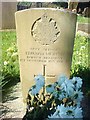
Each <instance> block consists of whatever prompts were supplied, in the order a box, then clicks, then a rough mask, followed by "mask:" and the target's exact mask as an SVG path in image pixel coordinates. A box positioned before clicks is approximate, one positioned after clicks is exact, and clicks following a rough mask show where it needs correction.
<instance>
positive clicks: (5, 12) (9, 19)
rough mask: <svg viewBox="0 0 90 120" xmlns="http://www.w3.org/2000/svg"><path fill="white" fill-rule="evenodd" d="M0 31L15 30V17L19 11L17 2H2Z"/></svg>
mask: <svg viewBox="0 0 90 120" xmlns="http://www.w3.org/2000/svg"><path fill="white" fill-rule="evenodd" d="M0 9H1V11H0V29H14V28H15V17H14V14H15V12H16V11H17V3H16V2H0Z"/></svg>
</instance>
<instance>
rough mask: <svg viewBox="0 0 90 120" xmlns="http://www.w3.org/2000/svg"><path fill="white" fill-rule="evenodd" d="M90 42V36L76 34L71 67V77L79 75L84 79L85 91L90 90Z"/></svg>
mask: <svg viewBox="0 0 90 120" xmlns="http://www.w3.org/2000/svg"><path fill="white" fill-rule="evenodd" d="M89 44H90V38H88V37H85V36H81V35H79V34H77V35H76V38H75V43H74V51H73V57H72V67H71V77H72V76H79V77H81V78H82V79H83V88H84V91H85V93H86V92H88V90H90V87H89V85H90V78H89V74H90V68H89Z"/></svg>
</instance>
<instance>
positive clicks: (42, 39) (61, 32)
mask: <svg viewBox="0 0 90 120" xmlns="http://www.w3.org/2000/svg"><path fill="white" fill-rule="evenodd" d="M15 18H16V31H17V40H18V41H17V42H18V49H19V61H20V76H21V82H22V91H23V98H24V101H25V99H26V97H27V92H28V89H29V88H30V87H31V86H32V85H33V84H34V76H35V75H38V74H43V75H44V72H45V75H46V76H45V78H46V84H49V83H52V82H55V81H56V79H57V77H58V75H60V74H65V75H66V76H68V77H69V75H70V67H71V59H72V53H73V44H74V36H75V28H76V24H75V23H76V14H74V13H71V12H68V11H64V10H59V9H54V8H36V9H35V8H33V9H29V10H23V11H19V12H16V14H15Z"/></svg>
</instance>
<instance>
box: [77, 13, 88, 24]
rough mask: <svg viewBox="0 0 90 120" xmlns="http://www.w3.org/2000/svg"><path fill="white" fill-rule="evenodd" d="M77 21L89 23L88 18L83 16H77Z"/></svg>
mask: <svg viewBox="0 0 90 120" xmlns="http://www.w3.org/2000/svg"><path fill="white" fill-rule="evenodd" d="M77 21H78V22H79V23H90V18H86V17H83V16H80V15H79V16H78V17H77Z"/></svg>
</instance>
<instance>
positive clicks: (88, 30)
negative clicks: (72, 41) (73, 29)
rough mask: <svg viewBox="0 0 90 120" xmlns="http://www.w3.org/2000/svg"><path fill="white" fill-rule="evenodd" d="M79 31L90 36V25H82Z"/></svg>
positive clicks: (79, 26)
mask: <svg viewBox="0 0 90 120" xmlns="http://www.w3.org/2000/svg"><path fill="white" fill-rule="evenodd" d="M77 29H78V30H81V31H83V32H86V33H88V34H90V23H80V24H78V28H77Z"/></svg>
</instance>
